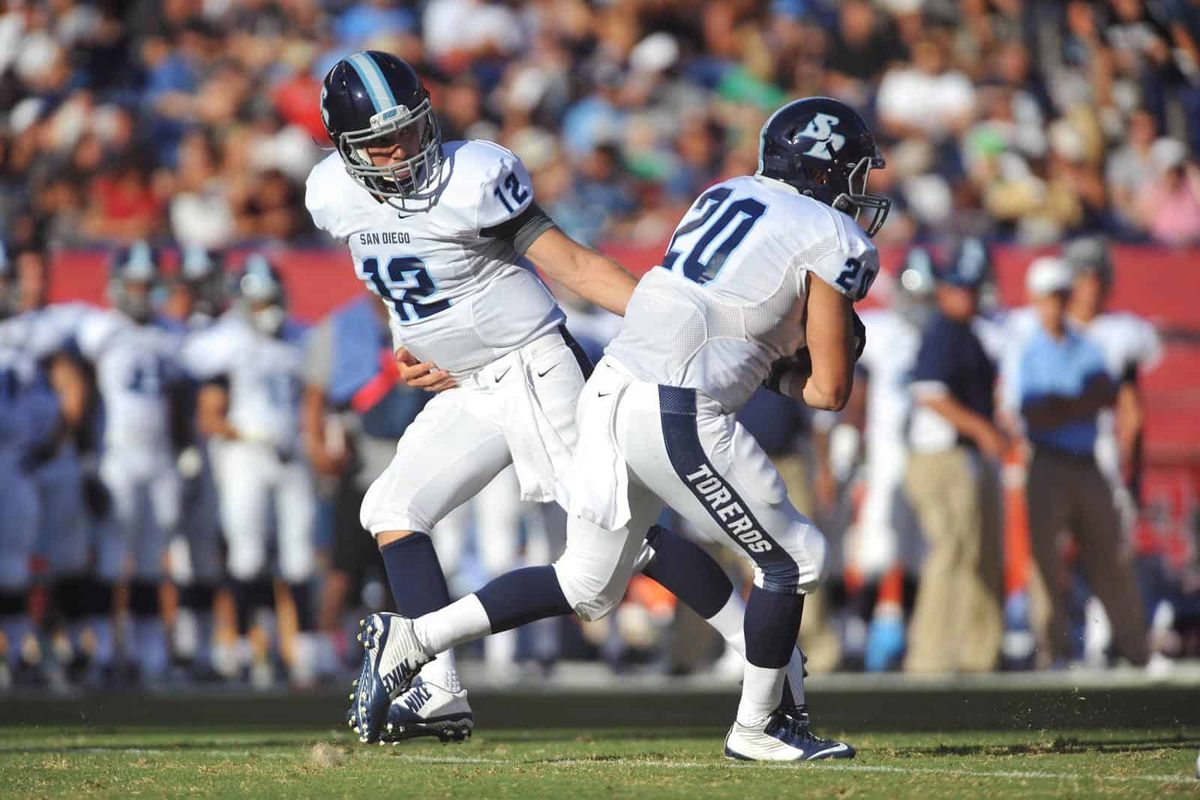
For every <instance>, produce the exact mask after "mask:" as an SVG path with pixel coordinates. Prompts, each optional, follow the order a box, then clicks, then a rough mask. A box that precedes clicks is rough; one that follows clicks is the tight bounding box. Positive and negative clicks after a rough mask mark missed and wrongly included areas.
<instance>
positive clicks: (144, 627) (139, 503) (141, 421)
mask: <svg viewBox="0 0 1200 800" xmlns="http://www.w3.org/2000/svg"><path fill="white" fill-rule="evenodd" d="M160 282H161V267H160V261H159V256H158V253H157V251H156V250H155V249H154V248H152V247H151V246H150V245H149V244H147V243H146V242H136V243H135V244H133V245H132V246H130V247H128V248H124V249H121V250H118V251H117V252H116V253H115V254H114V255H113V257H112V259H111V261H110V284H109V292H110V296H111V299H112V301H113V303H114V305H115V308H112V309H109V310H107V311H103V312H98V313H96V314H93V315H89V316H88V317H87V318H86V319H85V320H84V323H83V326H82V328H81V330H80V332H79V336H78V341H79V349H80V351H81V352H82V353H83V355H84V357H86V358H87V359H88V360H89V361H91V362H92V363H93V364H94V365H95V368H96V383H97V387H98V389H99V392H100V396H101V398H102V400H103V402H104V414H105V416H104V420H105V422H104V438H103V444H102V452H101V456H100V478H101V480H102V481H103V482H104V485H105V486H106V487H107V489H108V492H109V494H110V495H111V497H112V511H113V520H114V525H115V527H116V529H117V530H116V534H115V535H114V536H109V537H106V539H105V541H102V542H100V545H99V550H100V552H99V558H98V562H99V565H98V569H99V572H100V574H101V575H102V576H103V577H104V578H105V579H107V580H112V581H114V582H115V581H117V580H119V579H120V578H121V577H122V575H123V573H124V570H125V561H126V558H127V556H128V555H129V553H130V551H132V556H133V574H132V577H131V579H130V581H129V611H130V615H131V616H132V619H133V637H132V644H133V647H134V649H135V650H136V660H137V666H138V671H139V677H140V679H141V680H142V681H143V682H145V683H156V682H159V681H162V680H163V679H164V678H165V677H166V669H167V664H168V653H167V641H166V634H165V629H164V626H163V618H162V614H161V611H160V608H159V596H158V589H159V583H160V582H161V580H162V577H163V555H164V553H165V551H166V546H167V542H168V538H169V536H170V535H171V533H172V532H173V531H174V530H175V526H176V525H177V523H178V521H179V475H178V473H177V472H176V469H175V461H176V457H175V453H174V452H173V448H172V437H171V432H172V430H177V429H178V428H177V426H176V425H175V424H174V422H175V419H176V417H177V416H178V414H179V409H178V408H176V407H175V406H174V404H173V403H172V394H171V391H170V389H171V385H172V384H173V383H174V382H176V381H177V380H178V378H179V365H178V357H179V352H180V348H181V345H182V340H183V337H182V335H181V334H180V333H179V332H178V331H175V330H171V329H169V327H168V326H167V325H166V324H165V323H164V321H162V320H161V319H160V318H158V317H157V315H156V307H155V292H156V290H157V288H158V287H159V285H160Z"/></svg>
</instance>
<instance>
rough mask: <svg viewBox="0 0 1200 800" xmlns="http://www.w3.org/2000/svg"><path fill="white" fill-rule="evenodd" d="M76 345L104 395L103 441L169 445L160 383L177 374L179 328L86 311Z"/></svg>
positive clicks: (108, 444)
mask: <svg viewBox="0 0 1200 800" xmlns="http://www.w3.org/2000/svg"><path fill="white" fill-rule="evenodd" d="M78 341H79V350H80V352H82V353H83V355H84V356H85V357H86V358H87V359H88V360H89V361H91V362H92V363H93V364H95V366H96V384H97V386H98V387H99V389H100V396H101V397H102V398H103V399H104V445H105V447H106V448H107V449H109V450H114V451H115V450H117V449H120V448H124V447H131V448H137V449H139V450H142V451H147V450H154V451H164V450H166V449H167V448H168V447H169V443H170V436H169V434H170V431H169V412H168V399H167V394H166V389H167V385H168V383H170V382H171V381H172V380H175V379H177V378H178V377H179V374H180V373H179V362H178V358H179V351H180V347H181V345H182V343H183V337H182V334H181V333H180V332H179V331H177V330H170V329H168V328H167V327H165V326H164V325H162V324H159V323H157V322H150V323H147V324H145V325H139V324H137V323H135V322H134V321H133V320H131V319H130V318H129V317H127V316H125V315H124V314H122V313H121V312H119V311H115V310H109V311H102V312H97V313H96V314H94V315H91V316H89V317H87V318H86V319H85V320H84V322H83V326H82V328H81V329H80V331H79V335H78Z"/></svg>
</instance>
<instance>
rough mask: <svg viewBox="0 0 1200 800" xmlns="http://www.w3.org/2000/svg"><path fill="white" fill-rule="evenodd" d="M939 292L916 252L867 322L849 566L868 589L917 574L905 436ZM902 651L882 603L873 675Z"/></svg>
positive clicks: (875, 622)
mask: <svg viewBox="0 0 1200 800" xmlns="http://www.w3.org/2000/svg"><path fill="white" fill-rule="evenodd" d="M933 289H934V266H933V257H932V255H931V254H930V252H929V251H928V250H927V249H925V248H923V247H914V248H912V249H911V250H910V251H909V252H908V254H907V255H906V256H905V259H904V265H903V266H902V267H901V270H900V274H899V276H898V278H897V280H896V286H895V290H894V292H895V293H894V295H893V302H892V304H891V307H890V308H879V309H872V310H869V311H864V312H863V314H862V322H863V326H864V327H865V328H866V330H867V345H866V347H865V348H864V350H863V354H862V357H861V358H860V359H859V361H858V376H859V379H858V380H857V381H856V382H855V387H854V391H855V393H856V394H857V393H858V392H859V391H861V392H863V394H864V395H865V411H866V414H865V421H864V424H863V428H864V440H865V456H864V460H863V480H864V483H865V484H866V496H865V498H864V499H863V503H862V506H861V508H860V509H859V511H858V518H857V519H856V520H855V524H854V538H853V541H854V546H853V547H852V548H851V563H852V564H854V566H855V567H856V568H857V569H858V571H859V572H860V573H861V574H862V576H863V578H864V580H865V581H866V583H867V585H868V586H873V587H875V588H876V589H877V588H878V587H879V585H880V582H881V580H883V578H884V576H885V574H886V573H887V572H888V571H889V570H891V569H893V568H894V567H897V566H900V565H903V566H905V567H906V568H907V567H910V566H914V565H911V564H910V563H908V562H910V561H911V558H910V557H907V556H908V553H909V552H911V551H912V550H913V549H914V546H918V545H916V544H915V543H916V541H917V540H919V530H918V527H917V522H916V518H915V516H914V514H913V510H912V508H911V507H910V506H909V504H908V498H907V495H906V493H905V491H904V467H905V463H906V461H907V459H908V443H907V428H908V421H909V417H910V415H911V413H912V399H911V395H910V393H909V380H910V373H911V372H912V368H913V365H914V364H915V363H916V359H917V349H918V348H919V346H920V343H921V329H922V327H923V326H924V324H925V322H926V320H927V319H928V317H929V313H930V311H931V306H932V302H933ZM853 402H854V401H853V400H852V401H851V404H853ZM868 594H869V595H873V594H875V592H869V593H868ZM903 648H904V619H903V611H902V610H901V608H900V604H899V603H898V602H896V598H891V599H889V600H887V601H883V600H880V602H877V603H876V605H875V608H874V610H873V618H872V621H871V625H870V628H869V632H868V637H867V648H866V668H867V670H868V671H873V672H875V671H882V670H884V669H886V668H887V667H888V665H889V664H890V663H891V662H892V661H894V660H895V659H897V658H898V657H899V656H900V654H901V653H902V652H903Z"/></svg>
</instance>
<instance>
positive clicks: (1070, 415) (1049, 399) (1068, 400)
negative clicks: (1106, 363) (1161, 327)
mask: <svg viewBox="0 0 1200 800" xmlns="http://www.w3.org/2000/svg"><path fill="white" fill-rule="evenodd" d="M1116 400H1117V385H1116V384H1115V383H1114V382H1113V380H1112V378H1110V377H1109V376H1108V374H1107V373H1104V372H1096V373H1094V374H1093V375H1092V376H1091V377H1090V378H1089V379H1088V382H1087V385H1086V387H1085V388H1084V391H1083V394H1082V395H1080V396H1079V397H1067V396H1064V395H1053V394H1052V395H1043V396H1041V397H1036V398H1032V399H1027V400H1026V401H1025V402H1023V403H1022V404H1021V416H1023V417H1024V418H1025V425H1026V426H1027V427H1028V428H1029V430H1031V431H1044V430H1050V429H1053V428H1057V427H1058V426H1060V425H1067V424H1069V423H1072V422H1079V421H1081V420H1087V419H1091V418H1092V417H1094V416H1096V414H1097V413H1099V412H1100V410H1101V409H1103V408H1107V407H1108V406H1111V405H1112V404H1113V403H1114V402H1116Z"/></svg>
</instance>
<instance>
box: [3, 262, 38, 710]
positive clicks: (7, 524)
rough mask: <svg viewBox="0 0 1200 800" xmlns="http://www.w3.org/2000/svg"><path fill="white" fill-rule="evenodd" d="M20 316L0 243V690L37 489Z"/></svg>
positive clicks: (22, 621)
mask: <svg viewBox="0 0 1200 800" xmlns="http://www.w3.org/2000/svg"><path fill="white" fill-rule="evenodd" d="M19 311H20V300H19V292H18V285H17V280H16V273H15V270H14V269H13V265H12V262H10V261H9V259H8V255H7V253H6V252H5V250H4V247H3V245H2V244H0V691H3V690H7V689H8V688H9V687H10V686H11V684H12V679H13V673H14V672H15V671H16V668H17V667H18V666H19V665H20V661H21V648H22V645H23V644H24V642H25V637H26V636H28V635H29V633H30V631H31V623H30V618H29V613H28V608H27V607H26V595H27V594H28V592H29V585H30V572H29V559H30V556H31V555H32V553H33V545H34V538H35V536H36V533H37V524H38V513H37V512H38V505H37V487H36V485H35V483H34V481H33V478H32V476H31V475H30V474H29V471H28V470H27V469H26V466H25V463H24V462H25V458H26V453H27V452H28V449H29V447H30V445H31V444H32V438H33V437H32V435H31V434H32V432H31V430H30V423H31V421H32V419H33V395H34V392H33V387H34V382H35V381H36V379H37V363H36V361H35V359H34V358H33V357H32V355H31V354H30V352H29V350H28V348H27V346H26V345H27V341H28V338H29V331H28V325H27V324H25V323H23V322H22V320H21V318H20V317H19V316H18V313H19Z"/></svg>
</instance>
